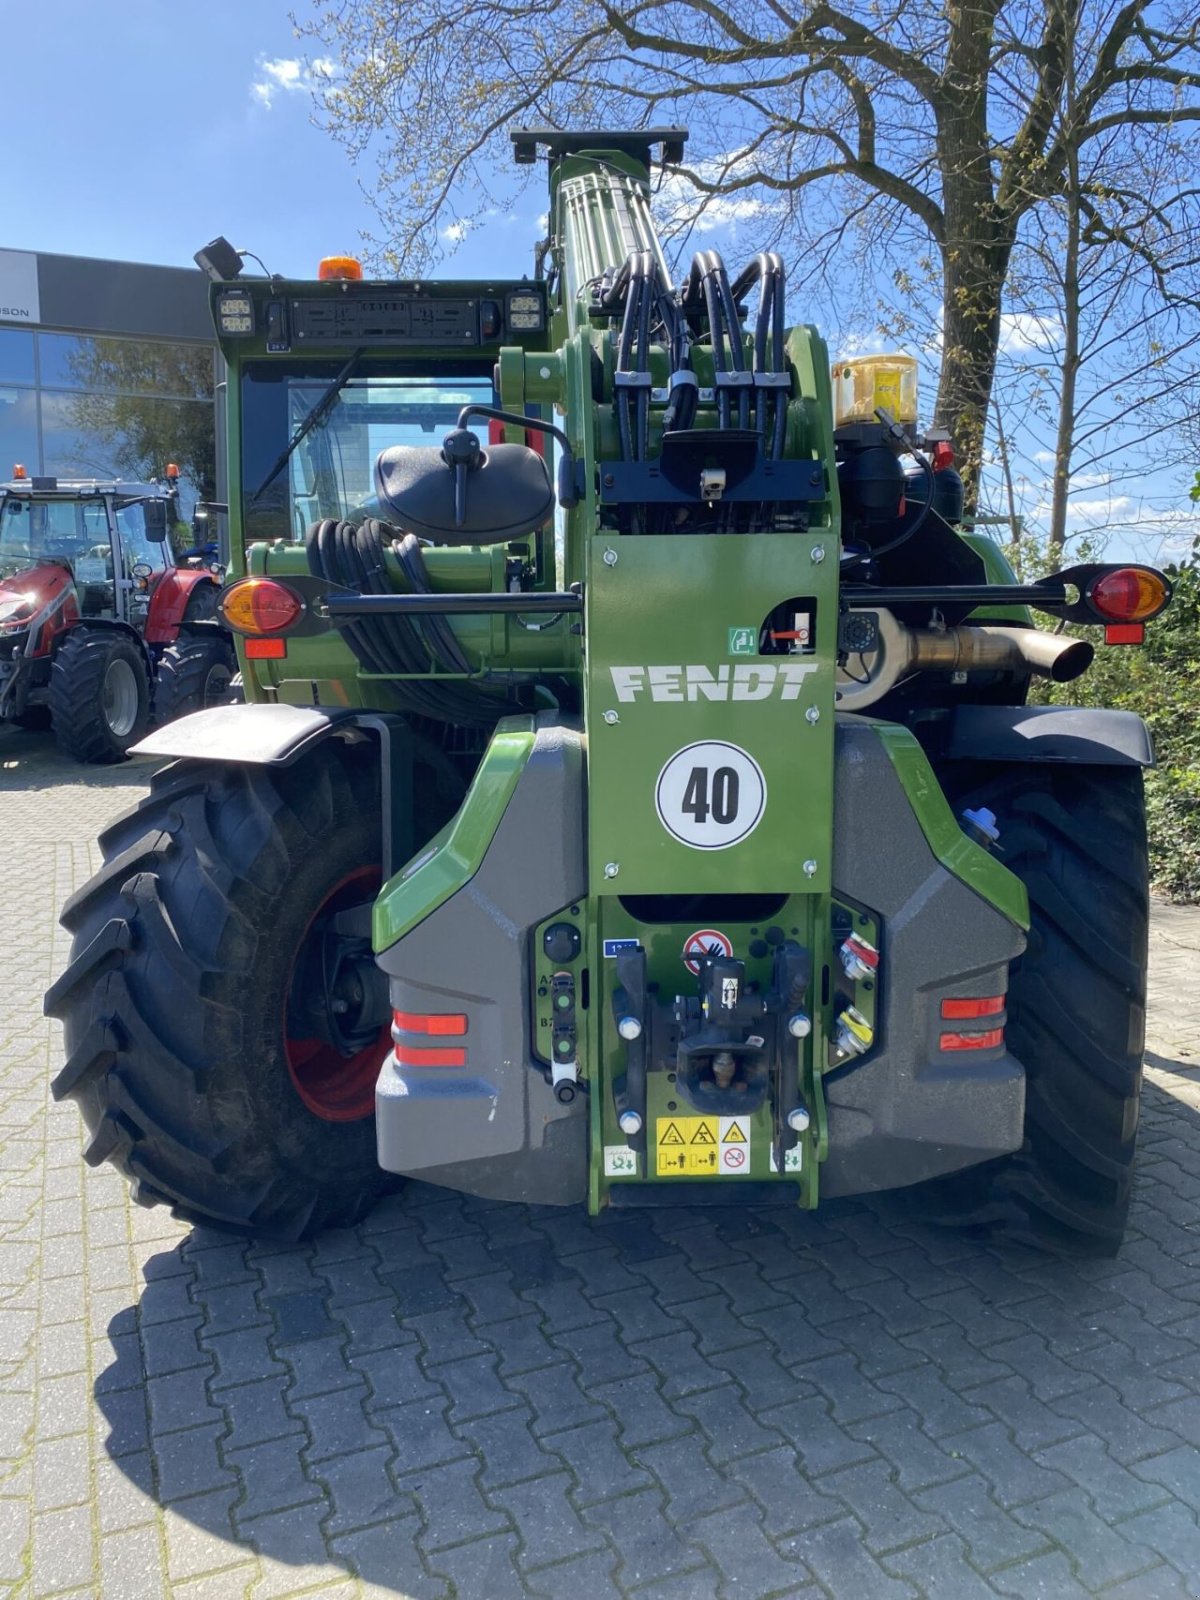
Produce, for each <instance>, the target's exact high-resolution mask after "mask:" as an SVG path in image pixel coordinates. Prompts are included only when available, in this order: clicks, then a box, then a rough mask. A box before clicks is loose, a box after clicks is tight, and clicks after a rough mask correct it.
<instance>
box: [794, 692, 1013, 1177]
mask: <svg viewBox="0 0 1200 1600" xmlns="http://www.w3.org/2000/svg"><path fill="white" fill-rule="evenodd" d="M836 752H837V754H836V759H837V766H836V774H835V789H834V794H835V804H836V813H835V823H834V867H833V884H834V893H835V894H837V895H840V896H845V897H847V898H849V899H851V900H857V901H859V902H860V903H862V904H863V905H865V906H869V907H871V908H872V909H873V910H875V911H877V912H879V913H881V914H882V917H883V935H882V937H883V950H882V956H883V960H882V963H881V973H882V979H881V987H880V1000H881V1010H880V1014H879V1017H878V1024H879V1025H878V1030H877V1039H878V1043H877V1046H876V1052H875V1053H874V1054H872V1055H870V1056H868V1057H867V1058H866V1059H865V1060H863V1061H860V1062H858V1063H856V1064H850V1065H847V1066H843V1067H841V1068H839V1069H838V1070H837V1071H836V1072H834V1073H832V1074H830V1075H829V1076H828V1077H827V1078H826V1079H825V1094H826V1101H827V1104H828V1107H829V1156H828V1159H827V1160H826V1162H825V1163H824V1165H823V1166H822V1168H821V1193H822V1195H825V1196H831V1195H839V1194H861V1193H865V1192H867V1191H869V1190H874V1189H890V1188H897V1187H900V1186H903V1185H905V1184H910V1183H918V1182H921V1181H922V1180H923V1179H926V1178H931V1177H935V1176H937V1175H939V1174H941V1173H945V1172H954V1171H957V1170H958V1169H959V1168H961V1167H966V1166H970V1165H973V1164H974V1163H976V1162H979V1161H985V1160H988V1159H990V1158H991V1157H993V1156H997V1155H1004V1154H1007V1153H1008V1152H1009V1151H1012V1150H1015V1149H1018V1148H1019V1146H1020V1144H1021V1142H1022V1137H1023V1123H1024V1109H1025V1074H1024V1070H1023V1068H1022V1067H1021V1064H1020V1063H1019V1062H1018V1061H1017V1060H1016V1058H1015V1057H1014V1056H1012V1055H1010V1054H1009V1053H1008V1052H1007V1051H1006V1050H1005V1049H1003V1047H1000V1048H997V1049H994V1050H988V1051H961V1052H960V1051H956V1052H953V1053H945V1054H944V1053H942V1052H941V1051H940V1050H939V1047H938V1034H939V1032H940V1005H941V998H942V997H943V996H944V995H945V994H947V993H950V994H960V995H988V994H1000V993H1003V992H1004V991H1005V990H1006V989H1007V986H1008V985H1007V964H1008V962H1009V961H1011V960H1013V959H1015V957H1017V956H1018V955H1019V954H1020V953H1021V951H1022V950H1023V949H1024V942H1025V941H1024V935H1023V934H1022V933H1021V931H1020V929H1019V928H1017V927H1015V926H1014V925H1013V924H1012V923H1010V922H1009V921H1008V920H1007V918H1005V917H1003V916H1001V914H1000V913H999V912H998V911H996V910H995V908H994V907H992V906H990V905H989V904H988V903H987V902H986V901H985V900H982V899H981V898H980V897H979V896H978V895H977V894H975V893H974V891H973V890H971V889H969V888H967V887H966V885H965V884H963V883H962V882H961V881H960V880H959V879H957V878H955V877H952V876H951V875H950V873H948V872H947V871H946V870H945V868H944V867H942V866H941V864H940V863H939V862H938V861H937V859H936V858H935V857H934V855H933V854H932V852H931V851H930V849H929V846H928V844H927V843H926V841H925V835H924V834H923V833H922V831H921V828H920V824H919V823H918V821H917V819H916V817H915V816H914V815H913V812H912V810H911V808H910V806H909V804H908V800H907V798H906V796H905V793H904V790H903V788H902V786H901V784H900V780H899V778H898V777H897V776H896V772H895V769H894V768H893V766H892V764H891V762H890V760H889V759H888V756H887V753H886V751H885V750H884V748H883V745H882V744H881V742H880V740H879V737H878V735H877V734H876V733H875V731H874V730H873V729H872V727H871V725H870V723H869V722H867V721H866V720H864V719H861V718H858V717H853V716H839V717H838V729H837V746H836Z"/></svg>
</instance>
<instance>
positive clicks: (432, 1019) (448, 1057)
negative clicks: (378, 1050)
mask: <svg viewBox="0 0 1200 1600" xmlns="http://www.w3.org/2000/svg"><path fill="white" fill-rule="evenodd" d="M466 1032H467V1019H466V1016H465V1014H464V1013H463V1012H461V1011H455V1012H449V1013H435V1012H427V1011H393V1012H392V1038H393V1039H394V1040H395V1045H396V1049H395V1056H396V1065H397V1066H398V1067H465V1066H466V1064H467V1050H466V1046H465V1045H434V1044H428V1045H427V1044H419V1045H418V1044H410V1043H409V1042H408V1039H407V1038H406V1037H404V1036H405V1035H410V1034H417V1035H418V1036H423V1037H425V1038H427V1039H462V1038H465V1037H466Z"/></svg>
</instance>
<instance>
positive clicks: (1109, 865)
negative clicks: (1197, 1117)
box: [934, 765, 1149, 1256]
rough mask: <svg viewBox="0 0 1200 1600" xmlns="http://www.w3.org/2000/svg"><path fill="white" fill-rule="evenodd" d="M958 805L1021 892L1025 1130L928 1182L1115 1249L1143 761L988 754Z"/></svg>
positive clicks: (1132, 1081) (1144, 892) (945, 1198)
mask: <svg viewBox="0 0 1200 1600" xmlns="http://www.w3.org/2000/svg"><path fill="white" fill-rule="evenodd" d="M955 805H956V808H960V807H962V806H988V807H990V809H991V810H992V811H994V812H995V813H996V816H997V820H998V823H999V827H1000V848H999V854H1000V858H1001V859H1002V860H1003V862H1004V865H1005V866H1006V867H1008V868H1009V869H1010V871H1012V872H1015V873H1016V874H1017V876H1018V877H1019V878H1021V880H1022V881H1023V882H1024V884H1025V887H1026V889H1027V890H1028V892H1029V908H1030V915H1031V927H1030V931H1029V939H1028V945H1027V947H1026V950H1025V953H1024V954H1023V955H1022V956H1021V957H1020V959H1019V960H1018V961H1016V962H1015V963H1014V964H1013V966H1012V968H1011V973H1010V979H1009V991H1008V1027H1007V1039H1008V1043H1009V1047H1010V1049H1011V1050H1012V1052H1013V1054H1014V1055H1015V1056H1016V1057H1017V1059H1018V1060H1019V1061H1020V1062H1021V1063H1022V1064H1023V1066H1024V1067H1025V1072H1026V1091H1025V1093H1026V1103H1025V1142H1024V1145H1023V1147H1022V1148H1021V1149H1020V1150H1019V1151H1017V1152H1016V1153H1015V1154H1014V1155H1012V1156H1007V1157H1004V1158H1003V1159H1001V1160H1000V1161H994V1162H989V1163H988V1164H987V1165H986V1166H982V1167H978V1168H975V1169H973V1170H972V1171H969V1172H966V1173H962V1174H960V1175H958V1176H957V1177H955V1178H951V1179H948V1180H944V1181H943V1182H942V1184H940V1185H937V1186H934V1192H935V1195H936V1196H937V1199H938V1201H939V1204H940V1205H942V1206H944V1207H945V1209H946V1210H948V1211H949V1212H950V1214H951V1215H953V1216H954V1218H955V1220H958V1221H960V1222H966V1223H968V1224H971V1223H974V1224H978V1225H981V1226H983V1227H985V1228H987V1229H988V1230H989V1231H1000V1232H1002V1233H1004V1234H1007V1235H1009V1236H1011V1237H1016V1238H1019V1239H1021V1240H1023V1241H1024V1242H1026V1243H1030V1244H1033V1245H1036V1246H1039V1247H1042V1248H1047V1249H1050V1250H1054V1251H1059V1252H1062V1253H1064V1254H1072V1255H1101V1256H1106V1255H1113V1254H1115V1253H1116V1251H1117V1249H1118V1247H1119V1246H1120V1243H1121V1239H1122V1237H1123V1235H1124V1232H1125V1224H1126V1219H1127V1217H1128V1214H1129V1202H1130V1196H1131V1193H1132V1188H1133V1169H1134V1154H1135V1149H1136V1145H1137V1129H1138V1109H1139V1098H1140V1094H1141V1087H1142V1051H1143V1046H1144V1042H1145V1024H1146V958H1147V940H1148V925H1149V887H1148V876H1149V874H1148V863H1147V852H1146V812H1145V801H1144V798H1143V793H1142V775H1141V773H1140V771H1136V770H1131V769H1129V768H1125V767H1083V766H1079V767H1072V766H1053V765H1039V766H1031V767H1023V766H996V767H993V768H992V769H990V771H989V772H987V773H985V774H976V776H975V778H973V779H972V781H971V787H970V789H969V791H967V792H966V793H959V794H958V795H957V797H956V799H955Z"/></svg>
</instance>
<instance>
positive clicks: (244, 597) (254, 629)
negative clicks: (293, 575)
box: [217, 578, 304, 654]
mask: <svg viewBox="0 0 1200 1600" xmlns="http://www.w3.org/2000/svg"><path fill="white" fill-rule="evenodd" d="M217 603H218V605H219V606H220V610H221V615H222V616H223V617H224V618H225V621H226V622H227V623H228V624H229V626H230V627H231V628H233V629H235V631H236V632H238V633H243V634H264V633H283V632H285V630H286V629H288V628H290V627H292V626H293V625H294V624H295V623H296V622H298V621H299V619H300V617H301V615H302V613H303V611H304V601H303V600H302V599H301V598H300V596H299V595H298V594H297V593H296V591H295V590H294V589H289V588H288V586H287V585H286V584H285V583H278V582H276V580H275V579H274V578H239V579H238V580H237V582H236V583H231V584H230V585H229V586H228V588H226V589H224V590H222V592H221V598H220V600H219V601H218V602H217ZM279 642H280V643H282V642H283V641H282V640H280V641H279ZM280 653H281V654H282V651H281V652H280Z"/></svg>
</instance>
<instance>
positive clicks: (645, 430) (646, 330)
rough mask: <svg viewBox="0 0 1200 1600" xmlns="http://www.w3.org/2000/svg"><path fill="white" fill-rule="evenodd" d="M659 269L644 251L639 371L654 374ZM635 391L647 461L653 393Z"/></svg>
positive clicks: (642, 455) (639, 439)
mask: <svg viewBox="0 0 1200 1600" xmlns="http://www.w3.org/2000/svg"><path fill="white" fill-rule="evenodd" d="M655 270H656V269H655V262H654V257H653V256H652V255H651V254H650V252H649V250H643V251H642V253H641V256H640V258H639V273H638V276H639V278H640V280H641V297H640V302H639V305H638V323H637V367H636V368H635V370H636V371H637V372H649V371H650V313H651V311H652V310H653V309H654V275H655ZM634 392H635V394H636V395H637V432H636V436H635V439H636V446H637V459H638V460H639V461H645V460H646V458H647V457H648V456H649V454H650V390H649V389H648V388H643V387H639V388H637V389H636V390H635V391H634Z"/></svg>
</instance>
